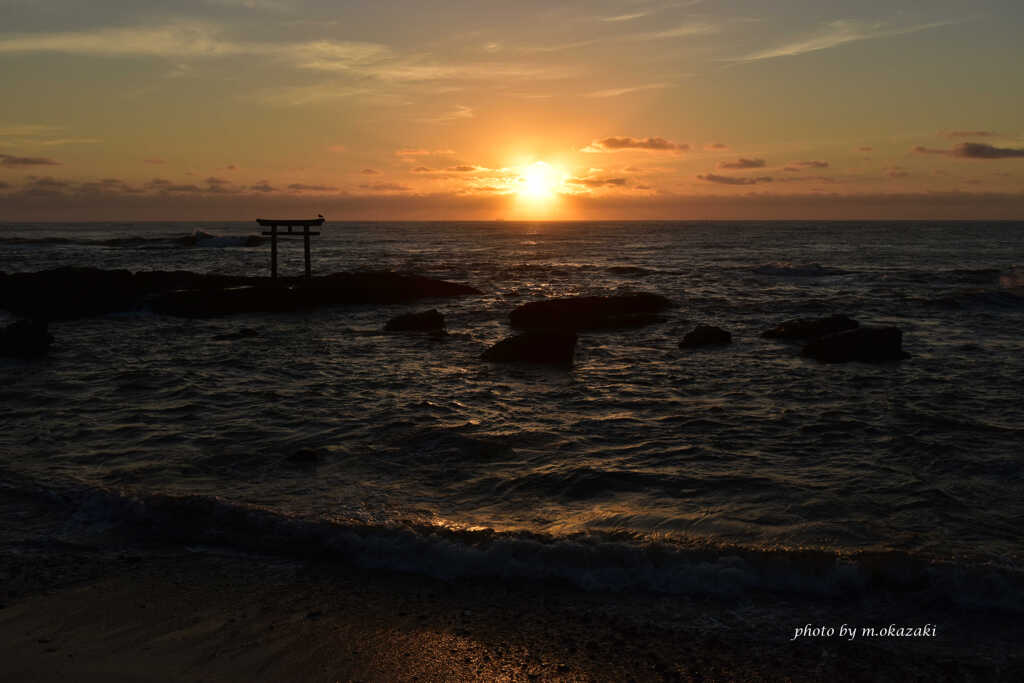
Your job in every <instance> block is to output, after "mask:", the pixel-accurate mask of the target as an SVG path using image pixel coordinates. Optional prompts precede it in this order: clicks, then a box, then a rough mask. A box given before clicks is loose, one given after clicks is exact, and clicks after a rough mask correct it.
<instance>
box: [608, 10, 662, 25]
mask: <svg viewBox="0 0 1024 683" xmlns="http://www.w3.org/2000/svg"><path fill="white" fill-rule="evenodd" d="M650 14H651V12H650V11H648V12H633V13H632V14H618V15H616V16H612V17H599V18H598V20H599V21H605V22H620V21H633V20H634V19H639V18H640V17H646V16H649V15H650Z"/></svg>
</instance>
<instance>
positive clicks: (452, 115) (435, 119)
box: [416, 104, 474, 123]
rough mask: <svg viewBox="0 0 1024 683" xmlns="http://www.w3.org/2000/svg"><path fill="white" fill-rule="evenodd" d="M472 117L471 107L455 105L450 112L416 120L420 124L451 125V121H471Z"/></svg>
mask: <svg viewBox="0 0 1024 683" xmlns="http://www.w3.org/2000/svg"><path fill="white" fill-rule="evenodd" d="M473 115H474V114H473V109H472V107H467V106H465V105H461V104H457V105H455V109H452V110H451V111H446V112H443V113H441V114H438V115H437V116H422V117H419V118H417V119H416V120H417V121H419V122H421V123H451V122H452V121H459V120H461V119H471V118H473Z"/></svg>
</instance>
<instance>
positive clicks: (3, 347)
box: [0, 320, 53, 358]
mask: <svg viewBox="0 0 1024 683" xmlns="http://www.w3.org/2000/svg"><path fill="white" fill-rule="evenodd" d="M52 343H53V335H51V334H50V332H49V329H48V325H47V323H46V321H45V320H18V321H16V322H13V323H11V324H10V325H7V326H5V327H4V328H3V329H0V356H18V357H21V358H28V357H31V356H41V355H43V354H44V353H46V352H47V351H48V350H49V349H50V344H52Z"/></svg>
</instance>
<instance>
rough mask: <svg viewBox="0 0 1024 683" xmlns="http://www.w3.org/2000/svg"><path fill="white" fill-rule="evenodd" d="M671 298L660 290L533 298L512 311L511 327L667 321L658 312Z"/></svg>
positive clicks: (580, 327)
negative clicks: (546, 298)
mask: <svg viewBox="0 0 1024 683" xmlns="http://www.w3.org/2000/svg"><path fill="white" fill-rule="evenodd" d="M671 305H672V302H671V301H669V300H668V299H666V298H665V297H663V296H661V295H660V294H649V293H640V294H619V295H615V296H579V297H569V298H564V299H548V300H546V301H531V302H529V303H526V304H523V305H522V306H519V307H517V308H516V309H515V310H513V311H512V312H511V313H510V314H509V320H510V321H511V323H512V327H515V328H519V329H525V330H607V329H626V328H634V327H643V326H645V325H651V324H653V323H660V322H665V320H666V318H665V317H663V316H660V315H657V313H658V312H659V311H663V310H665V309H666V308H669V307H670V306H671Z"/></svg>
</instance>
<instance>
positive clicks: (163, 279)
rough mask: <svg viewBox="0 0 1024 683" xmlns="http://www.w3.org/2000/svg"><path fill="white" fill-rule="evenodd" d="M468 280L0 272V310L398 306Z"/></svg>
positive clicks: (199, 312)
mask: <svg viewBox="0 0 1024 683" xmlns="http://www.w3.org/2000/svg"><path fill="white" fill-rule="evenodd" d="M479 293H480V292H479V290H477V289H475V288H473V287H470V286H469V285H463V284H458V283H454V282H446V281H444V280H435V279H433V278H428V277H422V276H418V275H399V274H397V273H390V272H361V273H335V274H333V275H324V276H318V277H313V278H310V279H308V280H307V279H305V278H279V279H277V280H271V279H270V278H268V277H240V276H231V275H204V274H200V273H190V272H187V271H148V272H139V273H135V274H132V273H131V272H129V271H127V270H101V269H99V268H78V267H68V268H56V269H53V270H44V271H40V272H36V273H12V274H8V275H6V276H4V277H0V308H3V309H6V310H9V311H12V312H14V313H18V314H20V315H23V316H26V317H38V318H45V319H49V320H66V319H72V318H82V317H87V316H91V315H103V314H105V313H114V312H118V311H131V310H135V309H137V308H139V307H141V306H143V305H145V304H146V303H151V304H152V306H153V310H155V311H157V312H160V313H167V314H171V315H181V316H188V317H200V316H209V315H225V314H229V313H255V312H259V313H264V312H266V313H274V312H280V311H296V310H303V309H310V308H316V307H318V306H326V305H332V304H389V303H404V302H409V301H415V300H417V299H423V298H431V297H439V298H440V297H453V296H463V295H467V294H479Z"/></svg>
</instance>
